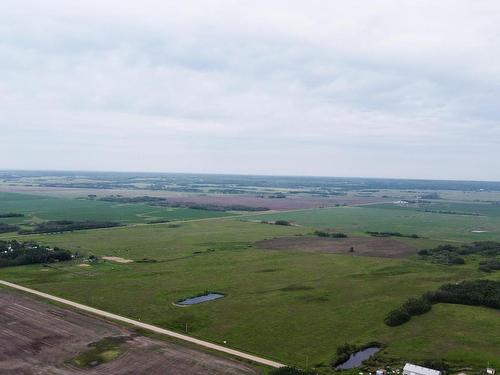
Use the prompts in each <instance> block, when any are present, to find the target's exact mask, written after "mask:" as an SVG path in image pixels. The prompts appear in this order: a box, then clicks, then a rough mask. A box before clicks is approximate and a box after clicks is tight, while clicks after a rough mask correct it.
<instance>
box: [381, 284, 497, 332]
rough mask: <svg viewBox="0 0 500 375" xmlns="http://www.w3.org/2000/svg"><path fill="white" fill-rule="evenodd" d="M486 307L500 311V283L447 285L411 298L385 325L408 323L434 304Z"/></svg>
mask: <svg viewBox="0 0 500 375" xmlns="http://www.w3.org/2000/svg"><path fill="white" fill-rule="evenodd" d="M436 303H454V304H459V305H471V306H485V307H490V308H493V309H500V281H495V280H470V281H463V282H461V283H458V284H445V285H442V286H441V287H440V288H439V289H438V290H436V291H433V292H427V293H425V294H423V295H422V296H421V297H418V298H410V299H408V300H407V301H406V302H405V303H403V305H401V306H400V307H398V308H397V309H394V310H392V311H391V312H389V314H388V315H387V316H386V318H385V320H384V321H385V324H387V325H388V326H391V327H394V326H398V325H401V324H403V323H406V322H407V321H409V320H410V319H411V317H412V316H416V315H421V314H425V313H426V312H428V311H430V310H431V308H432V305H433V304H436Z"/></svg>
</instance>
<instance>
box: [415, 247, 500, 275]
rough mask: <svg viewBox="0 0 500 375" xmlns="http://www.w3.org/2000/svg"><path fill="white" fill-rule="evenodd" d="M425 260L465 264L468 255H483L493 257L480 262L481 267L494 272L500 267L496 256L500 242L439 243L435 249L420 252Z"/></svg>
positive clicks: (483, 269)
mask: <svg viewBox="0 0 500 375" xmlns="http://www.w3.org/2000/svg"><path fill="white" fill-rule="evenodd" d="M418 254H419V255H421V256H422V257H423V258H424V259H425V260H430V261H432V262H434V263H440V264H450V265H453V264H465V258H463V256H466V255H473V254H476V255H481V256H484V257H488V258H492V259H489V260H486V261H482V262H481V263H480V266H479V269H480V270H481V271H484V272H493V271H496V270H498V269H500V260H498V259H496V258H495V257H497V256H500V242H494V241H480V242H473V243H471V244H466V245H461V246H456V245H439V246H437V247H435V248H434V249H424V250H420V251H419V252H418Z"/></svg>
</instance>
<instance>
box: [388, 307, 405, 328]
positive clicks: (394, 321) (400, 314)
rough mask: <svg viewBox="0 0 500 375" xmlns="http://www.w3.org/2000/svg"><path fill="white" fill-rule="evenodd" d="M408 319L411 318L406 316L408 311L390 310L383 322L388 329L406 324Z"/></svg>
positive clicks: (401, 309) (400, 309)
mask: <svg viewBox="0 0 500 375" xmlns="http://www.w3.org/2000/svg"><path fill="white" fill-rule="evenodd" d="M410 318H411V316H410V314H408V311H406V310H405V309H403V308H401V307H400V308H397V309H394V310H392V311H391V312H390V313H389V314H387V316H386V318H385V319H384V322H385V324H387V325H388V326H389V327H395V326H399V325H401V324H403V323H406V322H407V321H409V320H410Z"/></svg>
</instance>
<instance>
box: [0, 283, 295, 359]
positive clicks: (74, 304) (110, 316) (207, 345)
mask: <svg viewBox="0 0 500 375" xmlns="http://www.w3.org/2000/svg"><path fill="white" fill-rule="evenodd" d="M0 284H1V285H4V286H7V287H10V288H13V289H17V290H20V291H23V292H26V293H30V294H33V295H36V296H38V297H42V298H46V299H49V300H51V301H56V302H59V303H62V304H64V305H68V306H71V307H74V308H76V309H79V310H82V311H85V312H89V313H92V314H94V315H98V316H101V317H104V318H108V319H113V320H116V321H119V322H123V323H127V324H130V325H132V326H135V327H139V328H143V329H146V330H148V331H151V332H154V333H159V334H162V335H166V336H170V337H174V338H176V339H179V340H183V341H187V342H190V343H193V344H196V345H199V346H203V347H205V348H208V349H212V350H216V351H219V352H223V353H226V354H230V355H232V356H234V357H238V358H242V359H246V360H249V361H252V362H255V363H259V364H262V365H266V366H270V367H274V368H279V367H285V366H286V365H284V364H282V363H279V362H275V361H271V360H269V359H265V358H262V357H258V356H255V355H252V354H248V353H244V352H241V351H239V350H234V349H230V348H227V347H225V346H221V345H218V344H214V343H211V342H208V341H204V340H200V339H196V338H194V337H191V336H187V335H183V334H181V333H177V332H174V331H171V330H168V329H164V328H160V327H157V326H154V325H151V324H147V323H143V322H140V321H137V320H133V319H129V318H126V317H124V316H121V315H116V314H113V313H110V312H107V311H104V310H99V309H96V308H94V307H90V306H86V305H82V304H80V303H77V302H73V301H70V300H67V299H64V298H60V297H56V296H53V295H51V294H47V293H43V292H39V291H38V290H35V289H30V288H26V287H24V286H21V285H18V284H14V283H11V282H8V281H4V280H0Z"/></svg>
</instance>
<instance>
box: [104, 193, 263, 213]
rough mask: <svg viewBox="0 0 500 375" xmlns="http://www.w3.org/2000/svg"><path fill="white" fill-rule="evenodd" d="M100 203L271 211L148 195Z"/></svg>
mask: <svg viewBox="0 0 500 375" xmlns="http://www.w3.org/2000/svg"><path fill="white" fill-rule="evenodd" d="M98 200H100V201H105V202H116V203H145V204H149V205H152V206H164V207H175V208H191V209H193V210H206V211H269V208H268V207H252V206H245V205H241V204H230V205H218V204H206V203H194V202H171V201H169V200H168V199H166V198H162V197H150V196H148V195H144V196H140V197H124V196H121V195H109V196H107V197H102V198H99V199H98Z"/></svg>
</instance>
